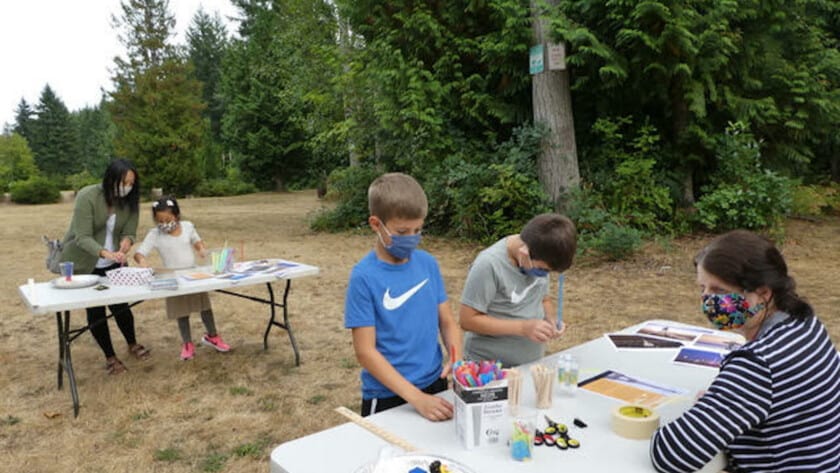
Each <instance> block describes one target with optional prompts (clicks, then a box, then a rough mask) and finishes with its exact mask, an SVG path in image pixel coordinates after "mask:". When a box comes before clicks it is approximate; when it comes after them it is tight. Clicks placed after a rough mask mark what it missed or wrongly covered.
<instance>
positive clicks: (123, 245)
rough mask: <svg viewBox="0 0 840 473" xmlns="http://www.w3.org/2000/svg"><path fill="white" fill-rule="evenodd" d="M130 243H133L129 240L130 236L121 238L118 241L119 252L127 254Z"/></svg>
mask: <svg viewBox="0 0 840 473" xmlns="http://www.w3.org/2000/svg"><path fill="white" fill-rule="evenodd" d="M132 244H133V243H132V242H131V239H130V238H123V239H122V241H121V242H120V253H122V254H128V250H130V249H131V245H132Z"/></svg>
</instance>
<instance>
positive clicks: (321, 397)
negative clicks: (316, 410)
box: [306, 394, 327, 406]
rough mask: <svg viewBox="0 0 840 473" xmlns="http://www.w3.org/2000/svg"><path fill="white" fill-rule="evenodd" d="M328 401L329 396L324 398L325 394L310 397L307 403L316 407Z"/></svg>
mask: <svg viewBox="0 0 840 473" xmlns="http://www.w3.org/2000/svg"><path fill="white" fill-rule="evenodd" d="M326 400H327V396H324V395H323V394H316V395H314V396H312V397H310V398H309V399H307V400H306V402H307V403H309V404H312V405H313V406H316V405H318V404H321V403H322V402H324V401H326Z"/></svg>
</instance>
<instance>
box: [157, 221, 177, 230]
mask: <svg viewBox="0 0 840 473" xmlns="http://www.w3.org/2000/svg"><path fill="white" fill-rule="evenodd" d="M157 227H158V230H160V231H161V232H163V233H172V232H173V231H174V230H175V229H176V228H177V227H178V221H177V220H173V221H171V222H166V223H159V224H157Z"/></svg>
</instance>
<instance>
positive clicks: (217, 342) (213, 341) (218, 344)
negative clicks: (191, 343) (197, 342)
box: [201, 334, 230, 352]
mask: <svg viewBox="0 0 840 473" xmlns="http://www.w3.org/2000/svg"><path fill="white" fill-rule="evenodd" d="M201 343H203V344H205V345H207V346H208V347H213V348H215V349H216V351H221V352H226V351H230V345H228V344H227V343H225V342H224V340H222V337H221V336H220V335H218V334H216V336H215V337H211V336H210V335H207V334H205V335H204V336H203V337H201Z"/></svg>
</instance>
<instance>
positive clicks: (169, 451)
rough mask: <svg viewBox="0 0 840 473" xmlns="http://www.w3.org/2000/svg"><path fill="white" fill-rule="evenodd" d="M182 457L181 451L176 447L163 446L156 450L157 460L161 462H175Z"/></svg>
mask: <svg viewBox="0 0 840 473" xmlns="http://www.w3.org/2000/svg"><path fill="white" fill-rule="evenodd" d="M180 459H181V451H180V450H178V449H177V448H174V447H169V448H162V449H159V450H157V451H155V460H157V461H161V462H174V461H178V460H180Z"/></svg>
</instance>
